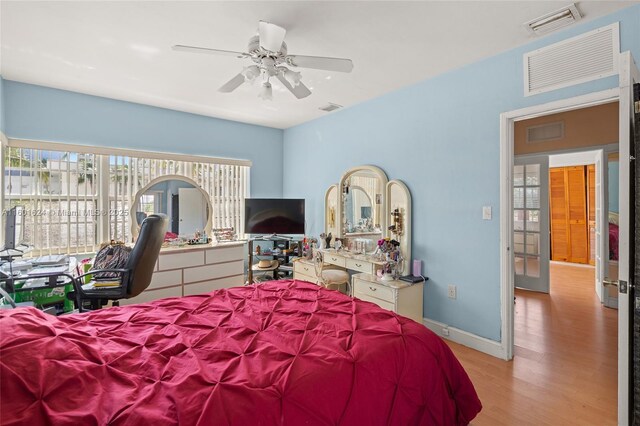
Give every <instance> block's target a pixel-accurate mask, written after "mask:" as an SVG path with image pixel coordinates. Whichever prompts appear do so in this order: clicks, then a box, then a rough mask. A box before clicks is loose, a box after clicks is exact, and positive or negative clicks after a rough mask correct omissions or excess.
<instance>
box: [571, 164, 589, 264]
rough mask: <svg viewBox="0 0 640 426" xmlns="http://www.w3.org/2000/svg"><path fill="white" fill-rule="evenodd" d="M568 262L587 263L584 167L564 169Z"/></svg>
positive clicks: (587, 245) (587, 242)
mask: <svg viewBox="0 0 640 426" xmlns="http://www.w3.org/2000/svg"><path fill="white" fill-rule="evenodd" d="M566 174H567V180H566V183H567V185H566V188H567V191H566V197H567V206H568V222H569V247H570V249H569V250H570V254H571V256H570V260H569V261H570V262H575V263H588V262H589V239H588V233H587V199H586V193H587V190H586V189H587V188H586V181H585V166H575V167H567V168H566Z"/></svg>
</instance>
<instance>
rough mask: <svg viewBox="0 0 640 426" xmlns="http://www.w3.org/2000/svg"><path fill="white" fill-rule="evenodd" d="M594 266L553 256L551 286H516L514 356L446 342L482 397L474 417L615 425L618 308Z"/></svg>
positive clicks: (494, 421)
mask: <svg viewBox="0 0 640 426" xmlns="http://www.w3.org/2000/svg"><path fill="white" fill-rule="evenodd" d="M617 314H618V311H617V310H614V309H610V308H605V307H603V306H602V305H601V304H600V302H599V301H598V300H597V296H596V295H595V292H594V270H593V268H592V267H576V266H571V265H570V264H554V263H552V264H551V294H550V295H545V294H540V293H533V292H527V291H522V290H516V305H515V344H516V346H515V349H514V354H515V356H514V359H513V360H512V361H509V362H507V361H502V360H499V359H497V358H494V357H491V356H489V355H485V354H483V353H481V352H477V351H475V350H473V349H469V348H467V347H465V346H461V345H458V344H456V343H453V342H448V343H449V346H450V347H451V348H452V349H453V351H454V353H455V354H456V356H457V357H458V359H459V360H460V362H461V363H462V365H463V366H464V368H465V369H466V371H467V373H468V374H469V376H470V377H471V380H472V381H473V383H474V386H475V388H476V391H477V392H478V395H479V396H480V400H481V401H482V405H483V409H482V412H480V414H479V415H478V417H476V419H474V420H473V421H472V423H471V424H472V425H554V426H555V425H598V426H607V425H615V424H616V423H617V421H616V415H617V361H618V360H617V341H618V339H617V318H618V316H617Z"/></svg>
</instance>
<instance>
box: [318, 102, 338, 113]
mask: <svg viewBox="0 0 640 426" xmlns="http://www.w3.org/2000/svg"><path fill="white" fill-rule="evenodd" d="M339 108H342V105H338V104H332V103H331V102H329V103H328V104H326V105H325V106H321V107H320V108H318V109H321V110H322V111H326V112H331V111H335V110H337V109H339Z"/></svg>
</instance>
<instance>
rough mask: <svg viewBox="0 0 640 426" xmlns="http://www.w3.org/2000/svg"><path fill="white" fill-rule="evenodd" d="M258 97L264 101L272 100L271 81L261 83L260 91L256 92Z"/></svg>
mask: <svg viewBox="0 0 640 426" xmlns="http://www.w3.org/2000/svg"><path fill="white" fill-rule="evenodd" d="M258 97H259V98H260V99H262V100H264V101H272V100H273V90H272V89H271V83H269V82H268V81H265V82H264V83H263V84H262V88H261V89H260V93H258Z"/></svg>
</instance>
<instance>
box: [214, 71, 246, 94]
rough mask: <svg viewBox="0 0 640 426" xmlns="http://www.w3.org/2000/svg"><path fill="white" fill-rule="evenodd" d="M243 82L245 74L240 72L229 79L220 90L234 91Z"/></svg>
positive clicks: (225, 91)
mask: <svg viewBox="0 0 640 426" xmlns="http://www.w3.org/2000/svg"><path fill="white" fill-rule="evenodd" d="M242 83H244V75H242V73H240V74H238V75H236V76H235V77H233V78H232V79H231V80H229V81H227V82H226V83H225V84H224V85H223V86H222V87H220V88H219V89H218V92H222V93H230V92H233V91H234V90H236V89H237V88H238V86H240V85H241V84H242Z"/></svg>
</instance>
